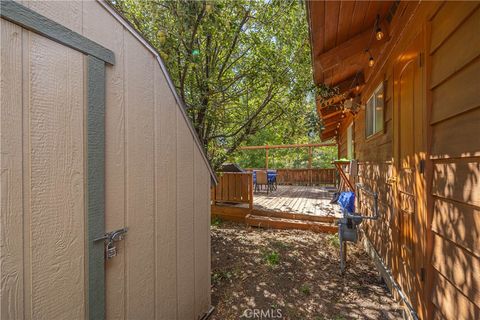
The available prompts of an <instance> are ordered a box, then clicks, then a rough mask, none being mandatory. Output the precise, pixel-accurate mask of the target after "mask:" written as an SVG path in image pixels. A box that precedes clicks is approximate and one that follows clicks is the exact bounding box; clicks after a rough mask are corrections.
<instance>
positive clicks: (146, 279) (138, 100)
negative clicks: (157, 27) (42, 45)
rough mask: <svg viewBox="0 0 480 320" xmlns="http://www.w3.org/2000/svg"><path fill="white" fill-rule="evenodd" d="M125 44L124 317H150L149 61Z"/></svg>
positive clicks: (130, 42) (135, 45)
mask: <svg viewBox="0 0 480 320" xmlns="http://www.w3.org/2000/svg"><path fill="white" fill-rule="evenodd" d="M124 41H125V113H126V115H125V120H126V125H125V127H126V141H125V142H126V150H125V152H126V201H127V217H126V224H127V227H128V228H129V230H128V235H127V238H126V243H125V244H126V246H125V247H126V248H125V250H126V253H127V256H126V315H125V317H126V318H127V319H133V318H136V319H151V318H154V316H155V314H154V308H155V302H154V301H155V300H154V299H155V296H154V294H155V286H154V284H155V282H154V277H155V265H154V262H155V250H154V240H155V238H154V234H155V230H154V228H155V217H154V174H153V173H154V152H153V150H154V105H153V103H154V88H153V80H154V75H153V67H154V64H153V63H154V59H153V57H152V55H151V54H150V53H148V52H147V51H145V49H144V48H143V47H142V45H141V44H140V43H139V42H138V41H137V40H136V39H135V38H134V37H133V36H132V35H131V34H129V33H128V32H125V35H124Z"/></svg>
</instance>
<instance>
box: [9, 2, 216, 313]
mask: <svg viewBox="0 0 480 320" xmlns="http://www.w3.org/2000/svg"><path fill="white" fill-rule="evenodd" d="M0 133H1V145H0V148H1V158H0V167H1V193H0V195H1V198H0V200H1V216H0V217H1V220H0V222H1V243H0V245H1V246H0V248H1V249H0V250H1V256H0V271H1V304H0V307H1V309H0V317H1V319H15V320H16V319H49V320H54V319H85V318H89V319H103V318H108V319H142V320H143V319H168V320H171V319H181V320H186V319H200V318H202V317H205V315H206V314H208V312H209V310H210V309H211V307H210V184H211V183H212V182H214V183H215V175H214V173H213V171H212V169H211V167H210V165H209V163H208V160H207V158H206V156H205V154H204V151H203V147H202V145H201V143H200V142H199V140H198V138H197V136H196V134H195V131H194V129H193V127H192V125H191V123H190V121H189V119H188V117H187V115H186V114H185V111H184V105H183V102H182V100H181V99H179V97H178V95H177V94H176V91H175V88H174V86H173V84H172V82H171V80H170V78H169V75H168V73H167V71H166V69H165V66H164V65H163V63H162V60H161V59H160V58H159V56H158V54H157V53H156V51H155V50H154V49H153V48H152V47H151V46H150V45H149V44H148V43H147V42H146V41H145V40H144V39H143V38H142V37H141V36H140V35H139V34H138V33H137V32H136V31H135V30H134V29H133V28H132V27H131V26H130V25H129V24H128V23H127V22H126V21H125V20H124V19H123V18H122V17H120V16H119V15H118V14H117V13H116V12H115V11H114V10H113V9H112V8H111V7H110V6H109V5H108V4H107V3H106V2H104V1H103V0H100V1H79V0H72V1H62V2H59V1H18V2H14V1H1V124H0ZM124 228H126V229H124ZM116 230H118V231H119V232H118V233H117V234H113V233H111V232H112V231H116ZM125 231H126V232H125ZM105 249H110V250H105ZM104 255H105V257H104ZM107 255H111V258H109V259H106V256H107Z"/></svg>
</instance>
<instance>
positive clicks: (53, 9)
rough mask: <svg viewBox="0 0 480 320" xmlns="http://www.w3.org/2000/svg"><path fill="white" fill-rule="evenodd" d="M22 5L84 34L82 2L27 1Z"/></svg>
mask: <svg viewBox="0 0 480 320" xmlns="http://www.w3.org/2000/svg"><path fill="white" fill-rule="evenodd" d="M22 4H23V5H24V6H26V7H28V8H30V9H32V10H34V11H35V12H37V13H39V14H41V15H43V16H45V17H47V18H48V19H51V20H53V21H55V22H56V23H59V24H61V25H63V26H65V27H67V28H68V29H70V30H73V31H75V32H77V33H79V34H82V27H83V21H82V6H83V1H82V0H69V1H54V0H50V1H44V0H27V1H22Z"/></svg>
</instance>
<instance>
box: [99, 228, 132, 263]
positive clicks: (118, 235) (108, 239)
mask: <svg viewBox="0 0 480 320" xmlns="http://www.w3.org/2000/svg"><path fill="white" fill-rule="evenodd" d="M127 231H128V229H127V228H122V229H118V230H115V231H112V232H108V233H105V234H104V235H103V236H101V237H99V238H96V239H94V240H93V241H94V242H97V241H102V240H103V241H104V243H105V259H106V260H109V259H112V258H113V257H115V256H116V255H117V254H118V250H117V247H116V246H115V242H116V241H120V240H123V237H124V236H125V233H127Z"/></svg>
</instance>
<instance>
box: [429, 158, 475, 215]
mask: <svg viewBox="0 0 480 320" xmlns="http://www.w3.org/2000/svg"><path fill="white" fill-rule="evenodd" d="M432 193H433V194H434V195H436V196H439V197H442V198H448V199H453V200H456V201H459V202H463V203H468V204H471V205H475V206H480V162H478V161H477V160H468V159H465V160H462V161H455V160H453V161H449V162H445V161H442V162H440V163H438V162H437V163H435V164H434V167H433V188H432Z"/></svg>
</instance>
